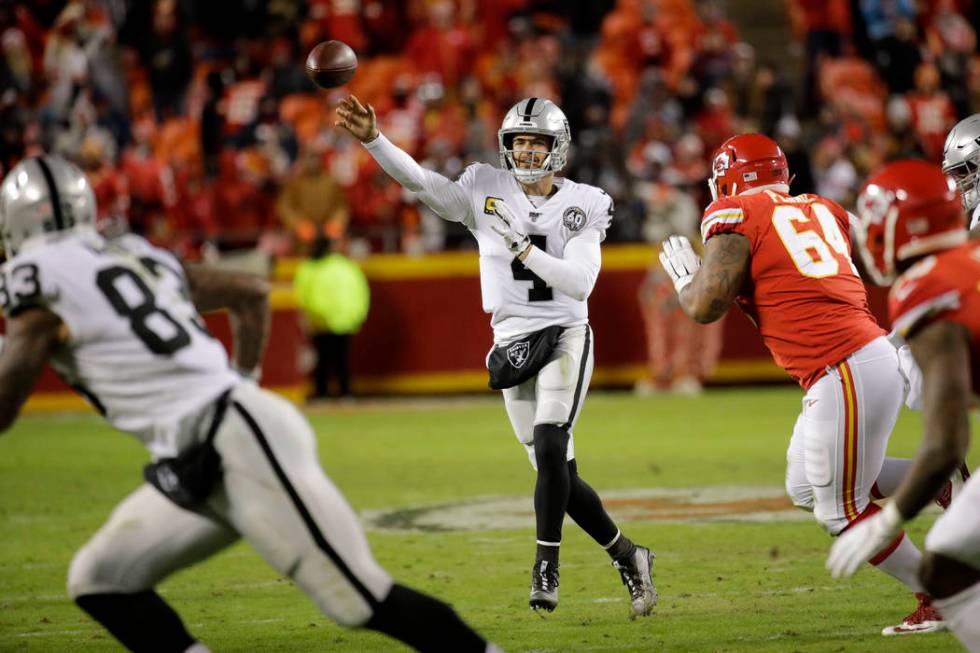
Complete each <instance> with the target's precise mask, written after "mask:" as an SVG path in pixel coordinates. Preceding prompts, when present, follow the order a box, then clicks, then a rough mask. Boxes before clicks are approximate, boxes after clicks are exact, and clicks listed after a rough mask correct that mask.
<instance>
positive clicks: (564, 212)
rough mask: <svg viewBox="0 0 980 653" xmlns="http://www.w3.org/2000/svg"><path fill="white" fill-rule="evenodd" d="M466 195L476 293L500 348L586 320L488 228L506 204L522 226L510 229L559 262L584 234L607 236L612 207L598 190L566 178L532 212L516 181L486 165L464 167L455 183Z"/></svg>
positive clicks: (584, 311)
mask: <svg viewBox="0 0 980 653" xmlns="http://www.w3.org/2000/svg"><path fill="white" fill-rule="evenodd" d="M456 183H457V184H458V185H459V186H461V187H462V188H463V189H464V190H465V191H466V192H467V193H468V195H469V208H470V214H469V215H467V216H464V219H463V221H462V222H463V224H465V225H466V226H467V227H468V228H469V230H470V232H472V234H473V236H474V237H475V238H476V241H477V243H478V245H479V248H480V289H481V292H482V295H483V310H484V311H486V312H487V313H490V314H491V315H492V317H491V320H490V324H491V326H492V327H493V335H494V341H495V342H498V343H499V342H506V341H509V340H513V339H515V338H518V337H520V336H523V335H526V334H528V333H532V332H534V331H538V330H540V329H543V328H545V327H548V326H552V325H555V324H559V325H562V326H576V325H579V324H585V323H586V322H587V321H588V319H589V308H588V303H587V300H577V299H574V298H572V297H569V296H568V295H566V294H564V293H562V292H561V291H559V290H558V289H557V288H552V287H550V286H548V285H547V284H546V283H545V282H544V280H542V279H541V278H540V277H538V276H537V275H535V274H534V273H532V272H531V271H530V270H528V269H526V268H525V267H524V265H523V264H522V263H521V262H520V261H518V260H517V258H516V257H515V256H514V255H513V254H512V253H511V252H510V251H508V249H507V247H506V246H505V245H504V243H503V240H502V239H501V238H500V235H499V234H497V232H495V231H493V229H491V225H492V224H494V218H493V215H494V212H493V204H494V201H496V200H498V199H502V200H504V202H506V203H507V205H508V206H509V207H510V208H511V209H512V210H513V212H514V213H515V214H517V215H518V216H528V218H527V220H526V222H525V223H524V224H521V225H514V226H515V228H517V229H518V230H519V231H522V232H524V233H526V234H527V235H528V236H529V237H530V238H531V242H532V243H534V245H535V246H537V247H538V248H539V249H541V250H543V251H545V252H547V253H548V254H550V255H552V256H554V257H556V258H564V250H565V245H566V244H567V243H568V241H570V240H571V239H572V238H575V237H577V236H580V235H581V234H583V233H585V232H587V231H589V230H592V229H594V230H596V231H598V232H599V239H600V240H602V239H604V238H605V236H606V229H607V228H608V227H609V224H610V223H611V222H612V217H613V201H612V198H611V197H609V195H607V194H606V193H605V192H604V191H602V190H600V189H599V188H596V187H595V186H590V185H588V184H578V183H575V182H574V181H571V180H570V179H556V180H555V183H556V184H560V187H559V189H558V191H557V192H556V193H554V194H553V195H552V196H551V197H549V198H548V199H547V200H546V201H545V202H544V203H543V204H541V205H540V206H538V207H537V208H535V206H534V205H533V204H531V201H530V200H529V199H528V198H527V196H526V195H525V194H524V191H523V190H522V189H521V187H520V185H518V183H517V180H516V179H514V176H513V175H512V174H511V173H510V172H508V171H506V170H501V169H500V168H495V167H493V166H490V165H487V164H485V163H475V164H473V165H471V166H469V167H467V168H466V170H464V171H463V174H462V175H461V176H460V178H459V179H458V180H457V181H456Z"/></svg>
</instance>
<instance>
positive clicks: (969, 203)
mask: <svg viewBox="0 0 980 653" xmlns="http://www.w3.org/2000/svg"><path fill="white" fill-rule="evenodd" d="M943 172H945V173H946V174H948V175H949V176H951V177H952V178H953V180H954V181H955V182H956V187H957V188H958V189H959V191H960V196H961V197H962V200H963V208H965V209H966V210H967V211H972V210H973V209H974V208H975V207H976V206H977V205H978V204H980V188H978V187H977V186H978V184H980V113H975V114H973V115H972V116H970V117H969V118H964V119H963V120H961V121H959V122H958V123H956V126H955V127H953V129H952V130H950V132H949V135H948V136H947V137H946V145H944V146H943Z"/></svg>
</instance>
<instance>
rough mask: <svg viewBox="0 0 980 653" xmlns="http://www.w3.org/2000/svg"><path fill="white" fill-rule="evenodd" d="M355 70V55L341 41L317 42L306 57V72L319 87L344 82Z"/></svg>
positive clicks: (332, 85) (327, 86)
mask: <svg viewBox="0 0 980 653" xmlns="http://www.w3.org/2000/svg"><path fill="white" fill-rule="evenodd" d="M356 70H357V55H356V54H354V51H353V50H351V48H350V46H349V45H347V44H346V43H343V42H342V41H324V42H323V43H318V44H317V45H316V46H315V47H314V48H313V49H312V50H310V54H309V55H308V56H307V57H306V74H307V75H309V76H310V79H312V80H313V83H314V84H316V85H317V86H319V87H320V88H334V87H335V86H341V85H342V84H346V83H347V82H348V81H349V80H350V78H351V77H353V76H354V72H355V71H356Z"/></svg>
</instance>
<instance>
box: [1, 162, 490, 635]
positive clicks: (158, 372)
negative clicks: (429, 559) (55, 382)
mask: <svg viewBox="0 0 980 653" xmlns="http://www.w3.org/2000/svg"><path fill="white" fill-rule="evenodd" d="M95 215H96V206H95V194H94V193H93V191H92V186H91V184H90V183H89V181H88V179H86V177H85V176H84V175H83V174H82V172H81V171H80V170H79V169H78V168H76V167H75V166H73V165H72V164H70V163H68V162H67V161H65V160H63V159H60V158H58V157H54V156H45V157H37V158H32V159H25V160H24V161H22V162H21V163H19V164H18V165H17V166H15V167H14V168H13V169H12V170H11V171H10V173H9V174H8V175H7V176H6V178H5V179H4V180H3V183H2V185H0V238H2V241H3V247H4V251H5V254H6V256H7V260H6V262H5V263H4V264H3V267H2V269H0V304H2V307H3V311H4V315H5V317H6V321H7V323H6V324H7V333H6V340H5V343H6V346H5V347H4V349H3V351H2V352H0V431H2V430H6V429H7V428H9V427H10V426H11V424H12V423H13V422H14V420H15V419H16V417H17V413H18V411H19V410H20V407H21V406H22V405H23V403H24V401H25V400H26V399H27V396H28V394H30V392H31V389H32V388H33V386H34V384H35V382H36V381H37V379H38V377H39V376H40V374H41V372H42V370H43V369H44V365H45V363H48V362H50V363H51V365H52V366H53V367H54V369H55V370H56V371H57V372H58V374H59V375H60V376H61V378H62V379H64V380H65V381H66V382H67V383H68V384H69V385H71V386H72V387H73V388H75V389H76V390H77V391H78V392H79V393H80V394H82V395H83V396H84V397H86V398H87V399H88V400H89V402H90V403H91V404H92V405H93V406H94V407H95V408H96V409H97V410H98V411H99V412H100V413H101V414H102V415H103V416H104V417H105V418H106V420H107V421H108V422H109V423H110V424H112V425H113V426H114V427H116V428H118V429H120V430H122V431H125V432H128V433H130V434H132V435H134V436H135V437H136V438H138V439H139V440H140V441H141V442H142V443H143V445H144V446H145V447H146V448H147V449H148V450H149V452H150V454H151V457H152V460H153V463H151V464H150V465H147V467H146V468H145V470H144V476H145V478H146V481H147V482H146V483H143V484H142V485H141V486H140V487H139V488H137V489H136V490H134V491H133V492H132V493H131V494H130V495H129V496H128V497H126V498H125V499H124V500H123V501H122V502H121V503H120V504H119V505H118V506H117V507H116V509H115V510H114V511H113V512H112V515H111V516H110V517H109V520H108V521H107V522H106V523H105V525H103V526H102V528H101V529H99V531H98V532H97V533H96V534H95V535H94V536H93V537H92V538H91V539H90V540H89V541H88V543H86V544H85V546H83V547H82V548H81V550H79V551H78V553H76V554H75V557H74V559H73V560H72V563H71V567H70V569H69V571H68V591H69V593H70V595H71V596H72V598H73V599H74V600H75V602H76V603H77V604H78V606H79V607H81V608H82V609H83V610H85V611H86V612H87V613H89V614H90V615H91V616H92V617H93V618H94V619H95V620H96V621H98V622H99V623H101V624H102V625H103V626H104V627H105V628H106V629H107V630H108V631H109V632H111V633H112V634H113V635H114V636H115V637H116V639H118V640H119V641H120V642H121V643H122V644H123V645H124V646H126V647H127V648H129V649H130V650H132V651H146V652H150V651H152V652H155V653H207V652H208V650H209V649H208V648H207V647H206V646H205V645H204V644H202V643H200V642H197V641H195V639H194V638H193V637H192V636H191V635H190V634H189V633H188V631H187V629H186V627H185V626H184V624H183V622H182V621H181V619H180V617H178V616H177V613H176V612H174V610H173V609H172V608H171V607H170V606H169V605H168V604H167V603H166V602H165V601H164V600H163V598H162V597H161V596H160V595H159V594H157V593H156V591H155V590H154V587H155V586H156V585H157V583H159V582H161V581H162V580H163V579H165V578H166V577H168V576H169V575H171V574H172V573H174V572H175V571H178V570H180V569H183V568H185V567H189V566H191V565H193V564H195V563H197V562H199V561H201V560H204V559H205V558H207V557H209V556H211V555H212V554H214V553H217V552H218V551H220V550H222V549H224V548H225V547H228V546H229V545H231V544H232V543H234V542H235V541H237V540H238V539H239V538H244V539H245V540H247V541H248V542H249V544H251V545H252V546H253V547H255V549H256V551H257V552H258V553H259V554H260V555H261V556H262V557H263V558H264V559H265V560H266V561H267V562H268V563H269V564H270V565H271V566H272V567H274V568H275V569H276V570H277V571H278V572H279V573H281V574H282V575H284V576H287V577H289V578H291V579H292V580H293V581H294V582H295V583H296V585H297V586H299V587H300V589H302V590H303V591H304V592H305V593H306V594H307V595H308V596H309V597H310V598H311V599H312V600H313V602H314V603H316V605H317V606H318V607H319V608H320V609H321V610H322V611H323V613H324V614H326V615H327V616H329V617H330V618H331V619H333V620H334V621H336V622H337V623H339V624H341V625H344V626H348V627H364V628H370V629H372V630H376V631H378V632H381V633H385V634H386V635H389V636H391V637H394V638H397V639H399V640H401V641H403V642H405V643H406V644H408V645H410V646H414V647H415V648H417V649H419V650H423V651H444V650H447V647H448V648H450V649H452V650H458V651H471V652H472V653H484V652H487V653H489V652H492V651H498V650H499V649H497V648H496V647H494V646H493V645H492V644H488V643H486V642H485V641H484V640H483V639H482V638H481V637H480V636H479V635H478V634H477V633H475V632H474V631H473V630H472V629H470V628H469V627H468V626H467V625H466V624H465V623H463V621H462V620H461V619H460V618H459V616H457V615H456V613H455V612H454V611H453V610H452V609H451V608H450V607H449V606H448V605H446V604H444V603H441V602H439V601H437V600H435V599H433V598H431V597H428V596H425V595H423V594H419V593H418V592H415V591H413V590H411V589H409V588H407V587H403V586H401V585H398V584H395V583H394V582H393V581H392V579H391V577H390V576H389V575H388V574H387V573H386V572H385V570H384V569H382V568H381V567H380V566H379V565H378V563H377V562H376V561H375V560H374V558H373V556H372V555H371V551H370V549H369V548H368V543H367V539H366V537H365V535H364V532H363V530H362V529H361V526H360V524H359V523H358V521H357V517H356V515H355V514H354V511H353V510H352V509H351V508H350V506H349V505H348V504H347V502H346V500H345V499H344V497H343V495H342V494H341V493H340V491H339V490H338V489H337V488H336V487H335V486H334V485H333V483H332V482H331V481H330V479H328V478H327V476H326V475H325V474H324V473H323V470H322V469H321V468H320V465H319V462H318V459H317V452H316V439H315V436H314V434H313V431H312V429H311V428H310V425H309V423H308V422H307V421H306V419H305V418H304V417H303V416H302V415H301V414H300V412H299V411H298V410H296V408H295V407H294V406H293V405H292V404H290V403H288V402H286V401H285V400H283V399H281V398H280V397H278V396H277V395H274V394H272V393H271V392H268V391H266V390H263V389H261V388H259V386H258V385H257V384H256V383H254V382H252V381H251V380H248V379H247V377H254V376H255V375H256V370H257V369H258V366H259V363H260V360H261V355H262V350H263V347H264V344H265V339H266V333H267V331H268V319H269V307H268V299H267V294H268V287H267V284H266V283H265V281H263V280H261V279H258V278H256V277H252V276H250V275H243V274H230V273H223V272H218V271H215V270H209V269H207V268H201V267H188V268H186V269H185V268H184V267H183V266H182V265H181V264H180V262H178V261H177V259H176V258H174V257H173V256H172V255H171V254H170V253H168V252H166V251H163V250H161V249H158V248H156V247H153V246H152V245H150V244H149V243H148V242H147V241H145V240H143V239H142V238H140V237H138V236H134V235H126V236H122V237H120V238H117V239H111V240H109V239H106V238H103V237H102V236H101V235H99V234H98V233H97V232H96V230H95V229H94V224H95ZM222 307H227V308H228V309H229V311H230V313H231V316H232V322H233V325H234V327H235V333H234V336H235V346H236V352H235V367H234V368H233V367H231V366H229V364H228V357H227V354H226V353H225V349H224V347H223V345H222V344H221V343H220V342H219V341H218V340H216V339H214V338H213V337H211V335H210V334H209V333H208V331H207V329H206V328H205V326H204V322H203V321H202V320H201V317H200V315H199V313H198V311H199V310H200V311H208V310H216V309H219V308H222Z"/></svg>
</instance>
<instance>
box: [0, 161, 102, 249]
mask: <svg viewBox="0 0 980 653" xmlns="http://www.w3.org/2000/svg"><path fill="white" fill-rule="evenodd" d="M95 217H96V206H95V191H93V190H92V184H91V183H89V180H88V177H86V176H85V173H83V172H82V171H81V170H79V168H78V167H77V166H75V165H74V164H72V163H69V162H68V161H66V160H64V159H62V158H61V157H59V156H51V155H47V156H39V157H33V158H30V159H24V160H23V161H21V162H20V163H18V164H17V165H16V166H14V168H13V169H12V170H11V171H10V172H9V173H7V176H6V177H4V179H3V183H2V184H0V239H2V240H3V247H4V251H5V252H6V254H7V256H13V255H15V254H16V253H17V251H18V250H19V249H20V247H21V245H22V244H23V243H24V241H25V240H27V239H28V238H31V237H32V236H36V235H38V234H42V233H47V232H55V231H63V230H65V229H71V228H72V227H75V226H78V225H83V224H88V225H93V226H94V225H95Z"/></svg>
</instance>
